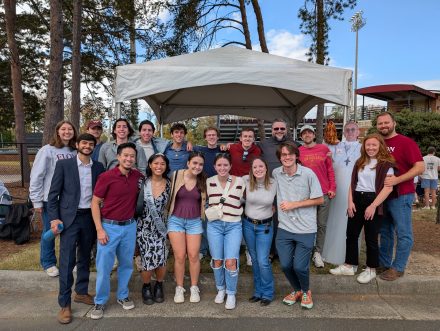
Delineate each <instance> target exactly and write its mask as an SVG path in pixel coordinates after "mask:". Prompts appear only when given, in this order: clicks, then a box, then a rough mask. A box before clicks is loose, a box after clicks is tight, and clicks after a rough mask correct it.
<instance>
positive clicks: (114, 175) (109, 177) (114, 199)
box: [93, 167, 143, 221]
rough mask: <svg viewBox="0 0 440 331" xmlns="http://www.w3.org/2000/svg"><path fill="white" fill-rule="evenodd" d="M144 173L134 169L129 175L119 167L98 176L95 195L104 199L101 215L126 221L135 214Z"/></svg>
mask: <svg viewBox="0 0 440 331" xmlns="http://www.w3.org/2000/svg"><path fill="white" fill-rule="evenodd" d="M142 177H143V175H142V173H141V172H139V171H138V170H136V169H132V170H131V171H130V172H129V173H128V175H127V176H125V175H123V174H122V173H121V171H120V170H119V167H116V168H113V169H111V170H109V171H106V172H104V173H102V174H101V175H100V176H99V177H98V181H97V182H96V186H95V190H94V192H93V195H95V196H97V197H98V198H101V199H104V202H103V206H102V208H101V216H102V217H103V218H108V219H110V220H114V221H126V220H129V219H131V218H133V216H134V211H135V208H136V201H137V196H138V193H139V179H140V178H142Z"/></svg>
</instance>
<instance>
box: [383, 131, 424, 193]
mask: <svg viewBox="0 0 440 331" xmlns="http://www.w3.org/2000/svg"><path fill="white" fill-rule="evenodd" d="M385 143H386V144H387V148H388V151H389V152H390V153H391V155H392V156H393V157H394V159H395V160H396V165H397V174H396V176H400V175H403V174H405V173H407V172H408V170H409V169H411V168H412V167H413V166H414V164H415V163H416V162H419V161H422V162H423V157H422V153H421V152H420V149H419V146H417V144H416V142H415V141H414V140H412V139H411V138H408V137H406V136H403V135H401V134H398V135H397V136H394V137H392V138H389V139H385ZM397 190H398V192H399V195H403V194H409V193H414V192H415V189H414V182H413V178H411V179H409V180H407V181H406V182H402V183H400V184H399V185H397Z"/></svg>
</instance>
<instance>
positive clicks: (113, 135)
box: [112, 118, 134, 140]
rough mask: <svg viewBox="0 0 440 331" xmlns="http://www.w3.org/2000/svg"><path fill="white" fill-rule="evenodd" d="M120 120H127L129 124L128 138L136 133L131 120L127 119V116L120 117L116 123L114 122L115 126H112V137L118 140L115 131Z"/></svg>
mask: <svg viewBox="0 0 440 331" xmlns="http://www.w3.org/2000/svg"><path fill="white" fill-rule="evenodd" d="M119 122H125V123H126V124H127V128H128V136H127V138H128V139H130V137H131V136H132V135H133V134H134V130H133V128H132V127H131V125H130V122H129V121H128V120H127V119H125V118H118V119H117V120H116V121H115V123H113V127H112V137H113V139H115V140H116V133H115V130H116V125H117V124H118V123H119Z"/></svg>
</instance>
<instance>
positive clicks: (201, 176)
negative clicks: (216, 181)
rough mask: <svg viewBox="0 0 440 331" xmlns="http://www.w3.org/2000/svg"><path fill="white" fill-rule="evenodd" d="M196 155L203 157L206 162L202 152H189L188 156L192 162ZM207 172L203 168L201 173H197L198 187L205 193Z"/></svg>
mask: <svg viewBox="0 0 440 331" xmlns="http://www.w3.org/2000/svg"><path fill="white" fill-rule="evenodd" d="M195 157H201V158H202V159H203V162H205V156H204V155H203V153H202V152H194V151H193V152H191V153H189V156H188V162H190V161H191V160H192V159H193V158H195ZM206 178H207V177H206V174H205V172H204V171H203V170H202V172H201V173H199V174H198V175H197V184H196V185H197V188H198V189H199V191H200V192H202V193H205V192H206Z"/></svg>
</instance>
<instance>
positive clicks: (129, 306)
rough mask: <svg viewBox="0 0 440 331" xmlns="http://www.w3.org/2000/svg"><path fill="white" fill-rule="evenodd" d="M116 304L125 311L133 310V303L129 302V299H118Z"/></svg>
mask: <svg viewBox="0 0 440 331" xmlns="http://www.w3.org/2000/svg"><path fill="white" fill-rule="evenodd" d="M118 303H119V304H120V305H121V306H122V308H124V309H125V310H130V309H133V308H134V302H133V301H131V300H130V299H129V298H125V299H118Z"/></svg>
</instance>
